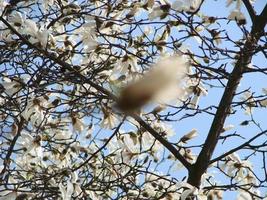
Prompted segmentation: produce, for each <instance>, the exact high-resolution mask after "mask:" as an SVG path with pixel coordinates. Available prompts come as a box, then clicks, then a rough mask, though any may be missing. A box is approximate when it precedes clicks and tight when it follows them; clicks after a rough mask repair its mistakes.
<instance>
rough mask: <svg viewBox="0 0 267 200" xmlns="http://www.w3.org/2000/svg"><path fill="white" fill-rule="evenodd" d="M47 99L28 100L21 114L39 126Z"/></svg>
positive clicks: (43, 116) (43, 115)
mask: <svg viewBox="0 0 267 200" xmlns="http://www.w3.org/2000/svg"><path fill="white" fill-rule="evenodd" d="M46 103H47V100H46V99H44V98H34V99H32V100H29V101H28V104H27V106H26V108H25V110H24V111H23V112H22V116H23V117H24V118H25V119H26V120H27V121H30V122H31V123H32V124H33V125H37V126H39V125H40V124H41V123H42V122H43V120H44V119H45V110H44V107H46Z"/></svg>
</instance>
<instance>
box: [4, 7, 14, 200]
mask: <svg viewBox="0 0 267 200" xmlns="http://www.w3.org/2000/svg"><path fill="white" fill-rule="evenodd" d="M0 6H1V5H0ZM0 11H1V10H0ZM7 192H8V193H6V192H1V193H0V195H1V196H0V200H13V199H16V198H17V196H18V193H17V192H15V191H14V192H10V191H7Z"/></svg>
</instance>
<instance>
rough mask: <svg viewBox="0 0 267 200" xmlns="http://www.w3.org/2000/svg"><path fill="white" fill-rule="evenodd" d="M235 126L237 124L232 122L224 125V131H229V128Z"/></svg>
mask: <svg viewBox="0 0 267 200" xmlns="http://www.w3.org/2000/svg"><path fill="white" fill-rule="evenodd" d="M234 127H235V126H234V125H232V124H229V125H226V126H224V127H223V132H224V131H229V130H231V129H233V128H234Z"/></svg>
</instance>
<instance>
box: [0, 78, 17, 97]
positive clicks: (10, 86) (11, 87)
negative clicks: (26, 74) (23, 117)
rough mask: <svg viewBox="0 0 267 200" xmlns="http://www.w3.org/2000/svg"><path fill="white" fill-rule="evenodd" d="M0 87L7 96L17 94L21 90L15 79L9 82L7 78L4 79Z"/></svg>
mask: <svg viewBox="0 0 267 200" xmlns="http://www.w3.org/2000/svg"><path fill="white" fill-rule="evenodd" d="M1 85H2V86H3V87H4V89H5V93H6V94H8V95H9V96H13V94H15V93H17V92H18V91H19V90H20V89H21V88H22V85H21V83H20V82H18V81H17V80H15V79H13V80H11V79H9V78H4V79H3V82H2V83H1Z"/></svg>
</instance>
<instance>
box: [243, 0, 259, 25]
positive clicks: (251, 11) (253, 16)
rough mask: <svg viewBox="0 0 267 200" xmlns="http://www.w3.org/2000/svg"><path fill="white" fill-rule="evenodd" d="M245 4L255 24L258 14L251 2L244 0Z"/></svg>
mask: <svg viewBox="0 0 267 200" xmlns="http://www.w3.org/2000/svg"><path fill="white" fill-rule="evenodd" d="M243 3H244V4H245V6H246V8H247V11H248V14H249V16H250V18H251V21H252V23H254V22H255V20H256V13H255V10H254V9H253V7H252V5H251V3H250V2H249V0H243Z"/></svg>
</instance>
